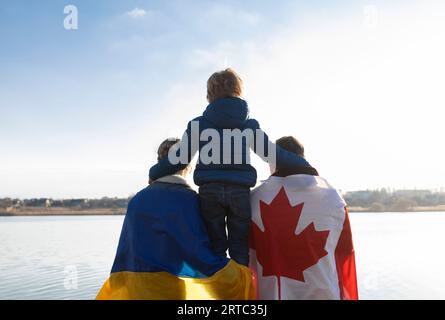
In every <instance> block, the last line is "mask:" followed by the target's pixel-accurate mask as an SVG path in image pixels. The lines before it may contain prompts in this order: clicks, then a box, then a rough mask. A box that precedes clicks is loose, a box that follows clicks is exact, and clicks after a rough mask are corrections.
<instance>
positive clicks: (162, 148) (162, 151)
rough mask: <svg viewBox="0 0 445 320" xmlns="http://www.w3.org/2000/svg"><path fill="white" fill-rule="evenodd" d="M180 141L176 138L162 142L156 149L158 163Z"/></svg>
mask: <svg viewBox="0 0 445 320" xmlns="http://www.w3.org/2000/svg"><path fill="white" fill-rule="evenodd" d="M179 141H180V140H179V139H178V138H168V139H165V140H164V141H162V143H161V144H160V145H159V147H158V161H160V160H161V159H162V158H164V157H166V156H167V155H168V152H169V151H170V149H171V147H173V146H174V145H175V144H177V143H178V142H179Z"/></svg>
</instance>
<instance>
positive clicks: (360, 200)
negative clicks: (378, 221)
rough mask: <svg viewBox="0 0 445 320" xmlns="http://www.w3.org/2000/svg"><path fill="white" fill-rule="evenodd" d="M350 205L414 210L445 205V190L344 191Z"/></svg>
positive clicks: (374, 208)
mask: <svg viewBox="0 0 445 320" xmlns="http://www.w3.org/2000/svg"><path fill="white" fill-rule="evenodd" d="M343 196H344V198H345V201H346V203H347V204H348V206H349V207H360V208H363V209H365V210H366V211H372V212H385V211H396V212H405V211H413V210H415V209H416V208H418V207H425V208H428V207H438V206H444V205H445V190H440V191H431V190H389V189H378V190H366V191H351V192H346V193H344V195H343Z"/></svg>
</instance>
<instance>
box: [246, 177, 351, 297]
mask: <svg viewBox="0 0 445 320" xmlns="http://www.w3.org/2000/svg"><path fill="white" fill-rule="evenodd" d="M251 205H252V220H253V221H252V228H251V239H250V240H251V241H250V243H251V258H250V268H251V269H252V271H253V272H254V277H255V281H254V283H255V286H256V290H257V295H258V298H259V299H342V300H343V299H351V300H355V299H358V289H357V277H356V267H355V254H354V247H353V243H352V235H351V228H350V224H349V218H348V211H347V209H346V203H345V202H344V200H343V198H342V197H341V195H340V194H339V193H338V192H337V191H336V189H334V188H333V187H331V186H330V185H329V184H328V182H327V181H326V180H325V179H323V178H321V177H318V176H311V175H304V174H299V175H291V176H287V177H270V178H269V179H268V180H267V181H265V182H264V183H263V184H262V185H261V186H259V187H258V188H256V189H255V190H253V191H252V196H251Z"/></svg>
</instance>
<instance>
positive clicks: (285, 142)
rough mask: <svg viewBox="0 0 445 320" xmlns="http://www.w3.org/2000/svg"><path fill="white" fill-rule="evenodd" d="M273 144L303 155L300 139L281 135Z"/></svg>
mask: <svg viewBox="0 0 445 320" xmlns="http://www.w3.org/2000/svg"><path fill="white" fill-rule="evenodd" d="M275 144H276V145H278V146H280V147H281V148H283V149H286V150H287V151H290V152H293V153H295V154H297V155H299V156H302V157H304V146H303V145H302V144H301V143H300V141H298V140H297V139H295V138H294V137H292V136H285V137H281V138H280V139H278V140H277V141H275Z"/></svg>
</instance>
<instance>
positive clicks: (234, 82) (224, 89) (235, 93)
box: [207, 68, 243, 103]
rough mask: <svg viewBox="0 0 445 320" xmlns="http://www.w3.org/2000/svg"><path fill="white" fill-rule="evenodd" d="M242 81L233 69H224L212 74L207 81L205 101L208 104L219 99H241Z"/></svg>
mask: <svg viewBox="0 0 445 320" xmlns="http://www.w3.org/2000/svg"><path fill="white" fill-rule="evenodd" d="M242 94H243V80H241V78H240V77H239V76H238V74H237V73H236V72H235V71H234V70H233V69H230V68H228V69H225V70H222V71H219V72H215V73H214V74H212V75H211V76H210V78H209V80H207V100H208V101H209V103H212V102H214V101H215V100H218V99H220V98H229V97H241V96H242Z"/></svg>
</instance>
